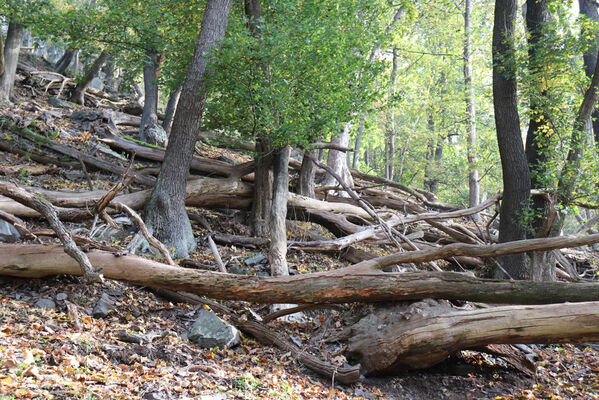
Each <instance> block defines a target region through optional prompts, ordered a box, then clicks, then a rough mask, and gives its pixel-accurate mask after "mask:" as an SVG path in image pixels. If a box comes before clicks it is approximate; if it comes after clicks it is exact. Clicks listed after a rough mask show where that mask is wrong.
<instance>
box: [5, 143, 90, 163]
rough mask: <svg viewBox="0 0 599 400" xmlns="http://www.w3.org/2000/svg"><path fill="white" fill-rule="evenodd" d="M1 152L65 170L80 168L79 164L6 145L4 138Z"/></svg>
mask: <svg viewBox="0 0 599 400" xmlns="http://www.w3.org/2000/svg"><path fill="white" fill-rule="evenodd" d="M0 150H2V151H7V152H9V153H13V154H17V155H20V156H23V157H26V158H28V159H30V160H32V161H35V162H39V163H42V164H48V165H57V166H59V167H63V168H79V163H78V162H66V161H62V160H59V159H58V158H55V157H50V156H49V155H47V154H46V155H41V154H37V153H35V152H32V151H26V150H23V149H21V148H18V147H16V146H15V145H14V143H13V144H10V143H6V142H5V141H4V140H3V139H2V138H0Z"/></svg>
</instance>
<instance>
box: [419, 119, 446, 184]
mask: <svg viewBox="0 0 599 400" xmlns="http://www.w3.org/2000/svg"><path fill="white" fill-rule="evenodd" d="M428 127H429V131H430V132H431V134H432V137H431V139H430V141H429V144H428V155H427V157H426V159H427V160H426V161H427V163H426V167H425V169H424V186H425V188H426V190H428V191H429V192H431V193H433V194H437V192H438V191H439V180H440V176H441V161H442V160H443V137H441V136H440V134H438V133H437V132H436V129H435V120H434V117H433V114H432V111H431V113H430V114H429V118H428Z"/></svg>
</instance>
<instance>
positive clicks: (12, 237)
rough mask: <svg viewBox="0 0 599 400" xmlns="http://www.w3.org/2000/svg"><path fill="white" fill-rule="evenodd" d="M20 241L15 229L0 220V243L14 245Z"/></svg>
mask: <svg viewBox="0 0 599 400" xmlns="http://www.w3.org/2000/svg"><path fill="white" fill-rule="evenodd" d="M19 239H21V235H19V232H17V229H16V228H15V227H14V226H13V225H12V224H10V223H8V222H6V221H4V220H1V219H0V242H6V243H14V242H17V241H19Z"/></svg>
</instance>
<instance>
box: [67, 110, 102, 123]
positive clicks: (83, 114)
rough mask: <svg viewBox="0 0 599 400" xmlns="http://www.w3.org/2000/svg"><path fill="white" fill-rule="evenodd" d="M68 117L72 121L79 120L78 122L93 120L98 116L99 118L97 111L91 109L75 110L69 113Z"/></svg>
mask: <svg viewBox="0 0 599 400" xmlns="http://www.w3.org/2000/svg"><path fill="white" fill-rule="evenodd" d="M69 118H70V119H72V120H73V121H79V122H83V121H95V120H97V119H98V118H100V114H98V113H97V112H93V111H75V112H74V113H73V114H71V116H70V117H69Z"/></svg>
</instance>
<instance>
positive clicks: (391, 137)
mask: <svg viewBox="0 0 599 400" xmlns="http://www.w3.org/2000/svg"><path fill="white" fill-rule="evenodd" d="M398 61H399V53H398V51H397V47H393V66H392V68H391V77H390V82H389V84H390V86H391V91H390V99H389V104H388V105H387V106H388V109H389V128H388V130H387V140H386V149H387V151H386V152H385V155H386V157H385V158H386V159H385V177H386V178H387V179H389V180H393V176H394V175H395V110H394V108H393V98H394V97H395V93H396V91H395V81H396V80H397V64H398Z"/></svg>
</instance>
